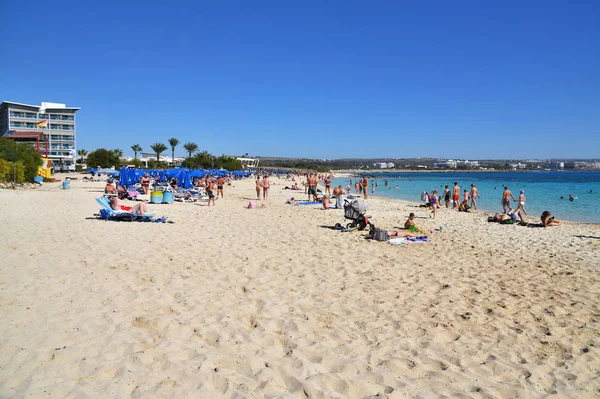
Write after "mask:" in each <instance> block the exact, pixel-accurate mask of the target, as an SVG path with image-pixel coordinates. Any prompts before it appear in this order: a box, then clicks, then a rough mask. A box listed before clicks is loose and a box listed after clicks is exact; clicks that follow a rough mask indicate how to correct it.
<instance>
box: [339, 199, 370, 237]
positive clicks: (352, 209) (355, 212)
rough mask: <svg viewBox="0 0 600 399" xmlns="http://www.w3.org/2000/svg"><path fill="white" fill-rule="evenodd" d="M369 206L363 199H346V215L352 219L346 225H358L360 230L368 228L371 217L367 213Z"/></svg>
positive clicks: (353, 226)
mask: <svg viewBox="0 0 600 399" xmlns="http://www.w3.org/2000/svg"><path fill="white" fill-rule="evenodd" d="M368 207H369V204H368V203H366V202H365V201H362V200H353V201H348V200H344V217H345V218H346V219H350V220H352V222H350V223H348V224H347V225H346V227H347V228H349V229H353V228H355V227H358V230H364V229H366V228H367V226H368V225H369V217H370V216H366V215H365V212H366V211H367V208H368Z"/></svg>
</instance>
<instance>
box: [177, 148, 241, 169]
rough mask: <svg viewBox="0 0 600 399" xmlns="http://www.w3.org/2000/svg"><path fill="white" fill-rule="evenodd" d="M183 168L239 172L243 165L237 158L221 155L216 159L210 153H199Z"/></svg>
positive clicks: (184, 162)
mask: <svg viewBox="0 0 600 399" xmlns="http://www.w3.org/2000/svg"><path fill="white" fill-rule="evenodd" d="M181 166H183V167H184V168H190V169H197V168H203V169H220V168H223V169H227V170H239V169H242V163H241V162H240V161H238V160H237V159H236V158H235V157H228V156H226V155H221V156H220V157H215V156H214V155H211V154H209V153H208V151H203V152H198V153H196V155H194V156H193V157H190V158H187V159H185V160H184V161H183V162H182V163H181Z"/></svg>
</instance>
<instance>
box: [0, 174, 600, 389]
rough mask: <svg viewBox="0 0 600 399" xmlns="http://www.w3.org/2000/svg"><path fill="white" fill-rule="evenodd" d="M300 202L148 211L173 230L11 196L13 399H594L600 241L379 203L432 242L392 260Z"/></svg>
mask: <svg viewBox="0 0 600 399" xmlns="http://www.w3.org/2000/svg"><path fill="white" fill-rule="evenodd" d="M80 177H81V176H80ZM286 185H291V184H290V182H289V181H286V180H283V179H277V178H273V179H272V189H271V192H270V198H269V200H268V201H266V202H260V203H259V207H258V208H257V209H247V205H248V202H249V200H250V199H252V198H254V197H255V195H256V193H255V190H254V183H253V180H252V179H249V180H244V181H235V182H233V184H232V185H231V186H225V197H224V198H221V199H219V200H217V202H216V206H215V207H207V206H206V203H203V202H199V203H174V204H170V205H155V204H149V205H148V207H149V209H150V211H153V212H155V213H156V215H157V216H162V215H165V216H168V220H169V221H172V222H174V223H137V222H113V221H103V220H99V219H98V218H97V217H95V216H94V214H95V213H98V210H99V206H98V204H97V203H96V201H95V198H96V197H99V196H101V195H102V190H103V187H104V183H101V182H96V183H88V182H82V181H81V180H80V179H79V180H74V181H72V182H71V188H70V189H69V190H62V189H61V188H60V184H59V183H49V184H44V185H43V186H42V187H40V188H37V189H35V190H16V191H12V190H0V224H1V226H2V229H1V231H0V242H2V245H1V246H0V248H1V249H0V259H1V261H0V264H1V267H0V319H1V320H2V323H0V337H2V338H1V341H0V397H1V398H40V397H44V398H130V397H131V398H159V397H160V398H163V397H164V398H221V397H224V398H246V397H247V398H282V397H284V398H288V397H289V398H543V397H552V398H555V397H556V398H595V397H599V396H600V299H599V295H600V275H599V271H600V226H599V225H592V224H578V223H563V224H562V225H561V226H558V227H552V228H545V229H544V228H530V227H523V226H518V225H500V224H497V223H488V222H487V221H486V218H487V216H489V215H490V214H489V213H485V212H476V213H472V214H467V213H458V212H455V211H451V210H446V209H445V208H444V209H441V210H439V212H438V214H437V218H436V219H435V220H433V219H430V218H428V213H429V211H428V210H427V209H426V208H419V207H418V205H417V204H414V203H408V202H403V201H393V200H386V199H382V198H377V197H372V198H370V199H369V210H368V212H367V213H368V214H369V215H371V216H372V222H373V223H374V224H375V225H376V226H377V227H382V228H387V229H398V228H401V227H402V226H403V223H404V221H405V220H406V217H407V215H408V214H409V213H410V212H414V213H415V214H416V216H417V224H418V225H419V226H420V227H422V228H423V229H426V230H431V231H433V233H432V234H431V236H430V238H431V242H429V243H412V244H407V245H401V246H395V245H390V244H388V243H385V242H373V241H371V240H367V239H365V235H366V232H356V231H355V232H341V231H339V230H335V229H334V228H333V226H334V225H335V224H336V223H343V224H345V223H347V222H348V221H347V220H345V219H344V214H343V211H341V210H328V211H325V210H323V209H321V207H320V206H292V205H288V204H286V203H285V202H286V200H287V199H288V198H289V197H292V196H294V197H296V199H298V198H301V199H306V195H305V194H304V193H303V192H293V191H290V190H284V187H285V186H286ZM124 203H127V202H124ZM130 204H131V203H130ZM261 205H264V206H261ZM530 220H531V221H532V222H534V221H539V215H535V216H534V215H531V217H530ZM440 225H444V226H445V231H444V232H440V231H439V230H438V229H439V226H440Z"/></svg>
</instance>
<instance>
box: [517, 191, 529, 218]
mask: <svg viewBox="0 0 600 399" xmlns="http://www.w3.org/2000/svg"><path fill="white" fill-rule="evenodd" d="M525 200H526V198H525V191H523V190H521V192H520V193H519V205H517V211H518V210H521V211H522V212H523V213H524V214H525V215H527V211H525Z"/></svg>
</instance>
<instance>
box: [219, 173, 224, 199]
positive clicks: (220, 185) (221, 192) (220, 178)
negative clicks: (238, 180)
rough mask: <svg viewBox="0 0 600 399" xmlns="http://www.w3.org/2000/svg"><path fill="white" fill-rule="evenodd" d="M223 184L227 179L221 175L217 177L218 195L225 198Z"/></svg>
mask: <svg viewBox="0 0 600 399" xmlns="http://www.w3.org/2000/svg"><path fill="white" fill-rule="evenodd" d="M223 185H225V179H223V177H219V178H218V179H217V195H218V196H219V197H221V198H223Z"/></svg>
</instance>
